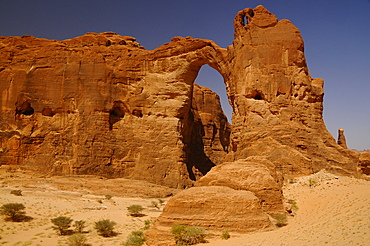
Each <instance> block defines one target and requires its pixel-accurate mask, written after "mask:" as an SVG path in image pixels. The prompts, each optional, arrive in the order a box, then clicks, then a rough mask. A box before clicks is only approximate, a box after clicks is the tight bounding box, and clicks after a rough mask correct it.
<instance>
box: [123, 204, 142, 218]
mask: <svg viewBox="0 0 370 246" xmlns="http://www.w3.org/2000/svg"><path fill="white" fill-rule="evenodd" d="M143 210H144V208H143V207H142V206H140V205H131V206H129V207H127V211H128V212H129V214H130V215H131V216H134V217H140V216H143V214H142V213H141V212H142V211H143Z"/></svg>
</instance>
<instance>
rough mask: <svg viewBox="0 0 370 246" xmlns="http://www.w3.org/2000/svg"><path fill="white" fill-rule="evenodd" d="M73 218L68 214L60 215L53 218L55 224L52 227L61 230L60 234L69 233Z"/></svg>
mask: <svg viewBox="0 0 370 246" xmlns="http://www.w3.org/2000/svg"><path fill="white" fill-rule="evenodd" d="M72 221H73V220H72V219H71V218H69V217H66V216H59V217H56V218H54V219H51V222H52V223H53V224H54V225H55V226H53V227H52V228H53V229H54V230H56V231H59V234H60V235H67V234H69V233H71V231H70V230H69V228H70V227H71V223H72Z"/></svg>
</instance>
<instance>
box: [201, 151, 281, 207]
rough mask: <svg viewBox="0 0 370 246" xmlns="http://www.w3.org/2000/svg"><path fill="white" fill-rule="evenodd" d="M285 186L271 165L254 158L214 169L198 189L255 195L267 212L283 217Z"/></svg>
mask: <svg viewBox="0 0 370 246" xmlns="http://www.w3.org/2000/svg"><path fill="white" fill-rule="evenodd" d="M282 183H283V182H282V177H281V176H279V175H278V174H277V172H276V167H275V165H274V164H273V163H272V162H270V161H268V160H266V159H264V158H263V157H257V156H251V157H248V158H247V159H244V160H243V159H240V160H237V161H235V162H226V163H224V164H222V165H218V166H216V167H213V168H212V170H211V171H209V172H208V173H207V175H205V176H204V177H202V178H201V179H200V180H199V181H198V182H197V183H196V185H197V186H227V187H230V188H232V189H234V190H246V191H250V192H253V194H254V195H255V196H256V197H257V198H258V199H259V203H260V204H261V206H262V209H263V210H264V211H266V212H268V213H271V214H273V213H275V214H279V213H280V214H282V213H284V208H283V205H282V204H283V194H282Z"/></svg>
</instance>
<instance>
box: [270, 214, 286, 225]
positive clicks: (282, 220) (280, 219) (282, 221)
mask: <svg viewBox="0 0 370 246" xmlns="http://www.w3.org/2000/svg"><path fill="white" fill-rule="evenodd" d="M273 218H274V219H275V220H276V223H275V225H276V226H277V227H283V226H286V225H287V224H288V222H287V216H286V215H285V214H276V215H274V216H273Z"/></svg>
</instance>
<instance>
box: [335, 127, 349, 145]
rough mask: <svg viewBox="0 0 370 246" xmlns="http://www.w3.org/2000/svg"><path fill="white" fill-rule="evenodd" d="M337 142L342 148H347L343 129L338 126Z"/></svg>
mask: <svg viewBox="0 0 370 246" xmlns="http://www.w3.org/2000/svg"><path fill="white" fill-rule="evenodd" d="M337 143H338V144H339V145H340V146H342V147H343V148H345V149H347V142H346V137H345V136H344V129H343V128H339V129H338V141H337Z"/></svg>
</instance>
